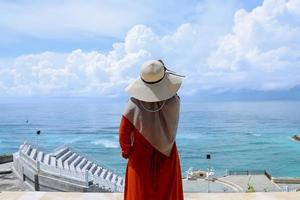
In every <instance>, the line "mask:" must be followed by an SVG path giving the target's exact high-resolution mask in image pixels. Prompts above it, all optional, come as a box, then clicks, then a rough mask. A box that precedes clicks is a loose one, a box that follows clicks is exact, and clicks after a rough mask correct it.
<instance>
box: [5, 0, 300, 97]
mask: <svg viewBox="0 0 300 200" xmlns="http://www.w3.org/2000/svg"><path fill="white" fill-rule="evenodd" d="M162 2H163V3H162ZM299 13H300V4H299V1H297V0H264V1H258V0H252V1H246V0H244V1H241V0H226V1H224V0H201V1H196V0H189V1H171V0H166V1H150V0H147V1H137V0H136V1H116V0H110V1H108V0H107V1H83V0H77V1H67V0H64V1H58V0H54V1H47V0H45V1H24V0H23V1H5V0H4V1H0V96H9V97H11V96H16V97H18V96H22V97H23V96H35V95H40V96H105V97H117V96H120V95H121V96H122V94H123V91H124V88H125V87H126V85H128V84H129V83H130V82H131V81H133V80H134V79H135V78H136V77H137V75H138V72H139V67H140V65H141V64H142V63H143V62H144V61H146V60H148V59H157V58H162V59H163V60H164V61H165V62H166V63H167V65H168V66H169V67H170V68H172V69H174V70H176V71H178V72H180V73H182V74H185V75H186V76H187V78H186V80H185V82H184V84H183V87H182V91H181V94H182V95H184V96H199V94H207V93H209V94H227V93H228V92H229V93H230V92H233V93H235V94H236V93H238V92H239V91H243V92H242V93H244V91H257V93H259V94H261V93H266V94H268V93H270V92H271V93H272V94H273V93H274V92H275V93H276V92H279V93H280V94H282V92H283V91H292V92H293V93H294V91H297V90H295V88H298V86H299V84H300V69H299V68H300V67H299V66H300V65H299V64H300V61H299V60H300V45H299V44H300V40H299V39H298V38H299V37H297V35H300V30H299V29H300V28H299V27H300V26H299V25H300V15H299ZM242 93H241V95H242Z"/></svg>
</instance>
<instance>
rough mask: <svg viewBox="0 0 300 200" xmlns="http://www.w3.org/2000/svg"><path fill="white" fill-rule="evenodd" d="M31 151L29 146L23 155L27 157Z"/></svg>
mask: <svg viewBox="0 0 300 200" xmlns="http://www.w3.org/2000/svg"><path fill="white" fill-rule="evenodd" d="M31 151H32V148H31V145H29V146H28V148H27V150H26V151H25V154H26V155H28V156H29V155H30V153H31Z"/></svg>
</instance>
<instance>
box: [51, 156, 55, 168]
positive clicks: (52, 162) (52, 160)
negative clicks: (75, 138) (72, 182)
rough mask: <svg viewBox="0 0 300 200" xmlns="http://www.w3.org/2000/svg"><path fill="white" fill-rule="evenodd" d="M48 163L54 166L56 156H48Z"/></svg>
mask: <svg viewBox="0 0 300 200" xmlns="http://www.w3.org/2000/svg"><path fill="white" fill-rule="evenodd" d="M50 165H51V166H53V167H56V158H55V157H53V156H50Z"/></svg>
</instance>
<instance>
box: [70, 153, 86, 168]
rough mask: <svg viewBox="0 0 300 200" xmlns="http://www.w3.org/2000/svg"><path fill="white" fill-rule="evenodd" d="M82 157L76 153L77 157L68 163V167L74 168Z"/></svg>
mask: <svg viewBox="0 0 300 200" xmlns="http://www.w3.org/2000/svg"><path fill="white" fill-rule="evenodd" d="M82 159H83V157H81V156H80V155H78V157H77V158H76V159H75V160H74V161H73V162H72V163H71V164H70V169H71V170H75V169H76V167H77V165H78V164H79V163H80V162H81V161H82Z"/></svg>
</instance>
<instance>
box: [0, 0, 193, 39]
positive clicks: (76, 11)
mask: <svg viewBox="0 0 300 200" xmlns="http://www.w3.org/2000/svg"><path fill="white" fill-rule="evenodd" d="M194 4H196V2H195V1H194V0H193V1H191V0H189V1H188V2H185V1H179V2H176V3H174V2H173V1H172V0H166V1H163V2H154V1H136V0H133V1H119V0H101V1H97V0H88V1H87V0H64V1H60V0H43V1H1V2H0V28H1V29H5V30H6V31H7V32H8V33H11V32H12V33H14V34H16V33H17V34H24V35H26V36H33V37H37V38H55V39H64V40H70V39H71V40H72V39H73V40H74V39H82V38H92V37H97V36H107V37H117V38H121V37H124V35H125V33H126V31H127V30H128V29H130V28H131V27H132V26H134V25H136V24H139V23H145V24H149V25H151V26H155V27H157V28H158V29H164V28H166V27H165V26H168V27H171V28H173V27H174V26H176V25H177V24H178V23H181V22H182V21H183V20H184V18H185V17H186V16H188V15H189V14H190V13H193V12H195V11H194ZM161 26H162V27H161Z"/></svg>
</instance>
